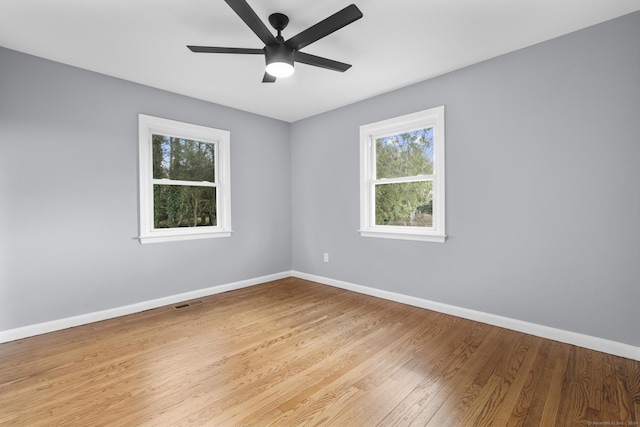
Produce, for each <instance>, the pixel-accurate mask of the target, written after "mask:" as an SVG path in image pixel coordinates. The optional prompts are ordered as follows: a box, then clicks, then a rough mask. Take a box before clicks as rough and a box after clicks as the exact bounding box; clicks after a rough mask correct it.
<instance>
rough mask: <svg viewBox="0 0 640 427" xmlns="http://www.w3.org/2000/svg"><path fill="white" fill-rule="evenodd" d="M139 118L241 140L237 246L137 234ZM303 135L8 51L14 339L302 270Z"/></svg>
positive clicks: (4, 132)
mask: <svg viewBox="0 0 640 427" xmlns="http://www.w3.org/2000/svg"><path fill="white" fill-rule="evenodd" d="M212 84H213V83H212ZM138 113H145V114H149V115H154V116H159V117H164V118H169V119H174V120H181V121H185V122H189V123H195V124H199V125H205V126H212V127H217V128H221V129H227V130H230V131H231V168H232V170H231V187H232V188H231V190H232V200H231V203H232V222H233V224H232V225H233V229H234V233H233V236H232V237H231V238H228V239H207V240H197V241H183V242H171V243H157V244H148V245H141V244H140V243H139V242H138V241H137V240H136V239H135V237H136V236H137V235H138V136H137V132H138ZM289 130H290V125H289V124H288V123H286V122H280V121H277V120H273V119H268V118H265V117H261V116H257V115H253V114H249V113H246V112H242V111H237V110H233V109H230V108H225V107H221V106H217V105H213V104H210V103H206V102H201V101H197V100H194V99H191V98H187V97H183V96H179V95H175V94H171V93H167V92H163V91H159V90H156V89H152V88H149V87H145V86H141V85H137V84H134V83H129V82H125V81H122V80H118V79H115V78H111V77H106V76H104V75H100V74H96V73H91V72H88V71H84V70H79V69H76V68H72V67H68V66H65V65H61V64H57V63H53V62H49V61H46V60H42V59H39V58H35V57H31V56H28V55H24V54H21V53H17V52H14V51H10V50H7V49H2V48H0V330H5V329H11V328H16V327H20V326H26V325H30V324H35V323H39V322H44V321H49V320H55V319H61V318H66V317H70V316H74V315H79V314H84V313H90V312H94V311H98V310H104V309H109V308H114V307H119V306H123V305H128V304H133V303H136V302H140V301H145V300H150V299H155V298H159V297H163V296H168V295H174V294H179V293H183V292H188V291H192V290H197V289H203V288H207V287H211V286H215V285H219V284H226V283H231V282H235V281H239V280H244V279H249V278H255V277H260V276H263V275H268V274H273V273H279V272H283V271H288V270H290V269H291V252H290V249H291V227H290V191H289V182H290V176H289V164H290V159H289Z"/></svg>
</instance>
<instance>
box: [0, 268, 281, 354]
mask: <svg viewBox="0 0 640 427" xmlns="http://www.w3.org/2000/svg"><path fill="white" fill-rule="evenodd" d="M291 276H292V274H291V272H290V271H286V272H283V273H276V274H271V275H268V276H262V277H256V278H253V279H248V280H242V281H239V282H233V283H228V284H225V285H219V286H213V287H210V288H205V289H199V290H196V291H191V292H185V293H182V294H176V295H169V296H166V297H163V298H158V299H153V300H148V301H142V302H139V303H135V304H130V305H125V306H122V307H116V308H111V309H108V310H102V311H96V312H93V313H87V314H80V315H78V316H72V317H67V318H64V319H58V320H52V321H50V322H43V323H37V324H35V325H28V326H23V327H20V328H15V329H8V330H5V331H0V343H3V342H9V341H15V340H19V339H22V338H28V337H32V336H36V335H41V334H46V333H49V332H54V331H60V330H62V329H67V328H72V327H74V326H81V325H87V324H89V323H94V322H100V321H102V320H107V319H113V318H115V317H120V316H126V315H128V314H134V313H139V312H142V311H145V310H150V309H153V308H158V307H163V306H165V305H171V304H176V303H179V302H184V301H188V300H192V299H195V298H202V297H205V296H209V295H215V294H219V293H222V292H228V291H233V290H236V289H242V288H248V287H250V286H255V285H259V284H261V283H266V282H271V281H273V280H278V279H285V278H287V277H291Z"/></svg>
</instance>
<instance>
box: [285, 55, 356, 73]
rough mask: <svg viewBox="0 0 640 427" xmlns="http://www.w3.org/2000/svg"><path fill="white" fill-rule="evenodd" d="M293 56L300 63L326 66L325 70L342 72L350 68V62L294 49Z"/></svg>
mask: <svg viewBox="0 0 640 427" xmlns="http://www.w3.org/2000/svg"><path fill="white" fill-rule="evenodd" d="M293 58H294V60H295V61H296V62H300V63H301V64H307V65H313V66H316V67H321V68H326V69H327V70H333V71H340V72H344V71H347V70H348V69H349V68H351V64H345V63H344V62H338V61H334V60H333V59H327V58H322V57H320V56H315V55H310V54H308V53H304V52H298V51H295V52H294V53H293Z"/></svg>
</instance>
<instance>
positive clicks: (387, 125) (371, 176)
mask: <svg viewBox="0 0 640 427" xmlns="http://www.w3.org/2000/svg"><path fill="white" fill-rule="evenodd" d="M419 129H433V171H432V173H431V174H429V175H415V176H400V177H393V178H380V177H378V176H377V175H378V173H377V160H376V159H377V156H378V153H377V152H376V142H375V141H376V140H378V139H380V138H385V137H388V136H393V135H398V134H402V133H405V132H413V131H417V130H419ZM444 152H445V137H444V105H442V106H440V107H434V108H430V109H428V110H423V111H418V112H416V113H411V114H407V115H404V116H400V117H394V118H391V119H387V120H382V121H379V122H375V123H369V124H366V125H362V126H360V229H359V230H358V231H359V232H360V236H362V237H380V238H384V239H401V240H420V241H423V242H437V243H444V241H445V239H446V237H447V236H446V233H445V231H446V228H445V171H444V167H445V160H444ZM407 173H408V172H407ZM411 182H413V183H419V182H421V183H431V185H432V190H431V192H432V218H433V224H432V226H431V227H418V226H398V225H382V224H378V223H377V221H376V188H378V187H379V186H384V185H398V184H406V183H411Z"/></svg>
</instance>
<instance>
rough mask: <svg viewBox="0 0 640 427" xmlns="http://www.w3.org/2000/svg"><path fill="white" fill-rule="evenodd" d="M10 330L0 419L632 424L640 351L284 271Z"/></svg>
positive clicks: (2, 361) (0, 370) (1, 361)
mask: <svg viewBox="0 0 640 427" xmlns="http://www.w3.org/2000/svg"><path fill="white" fill-rule="evenodd" d="M202 302H203V303H199V304H198V303H196V304H193V305H191V306H188V307H186V308H182V309H175V308H173V307H162V308H159V309H155V310H150V311H146V312H143V313H139V314H135V315H131V316H126V317H122V318H118V319H112V320H107V321H103V322H99V323H94V324H91V325H86V326H81V327H77V328H72V329H67V330H64V331H59V332H54V333H50V334H46V335H41V336H37V337H33V338H28V339H23V340H19V341H14V342H10V343H6V344H0V425H2V426H5V425H19V426H29V427H31V426H45V425H46V426H50V425H54V426H58V425H64V426H68V425H70V426H92V427H93V426H103V425H105V426H138V425H150V426H151V425H152V426H194V425H207V426H235V425H256V426H268V425H274V426H298V425H328V426H376V425H380V426H409V425H416V426H437V427H441V426H507V425H523V426H574V425H585V426H586V425H624V426H634V425H638V420H639V419H640V362H637V361H633V360H629V359H624V358H620V357H615V356H611V355H608V354H604V353H599V352H596V351H591V350H587V349H584V348H578V347H574V346H570V345H567V344H562V343H558V342H555V341H550V340H546V339H542V338H537V337H534V336H531V335H525V334H522V333H518V332H513V331H509V330H506V329H501V328H497V327H493V326H489V325H485V324H482V323H476V322H472V321H468V320H464V319H460V318H456V317H452V316H449V315H445V314H440V313H436V312H431V311H428V310H423V309H419V308H416V307H411V306H406V305H402V304H398V303H394V302H389V301H385V300H381V299H377V298H373V297H369V296H365V295H360V294H356V293H352V292H349V291H345V290H341V289H336V288H332V287H328V286H324V285H320V284H317V283H312V282H307V281H304V280H300V279H295V278H288V279H283V280H279V281H275V282H270V283H266V284H262V285H258V286H255V287H251V288H246V289H241V290H237V291H232V292H227V293H223V294H218V295H213V296H210V297H207V298H203V299H202Z"/></svg>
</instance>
